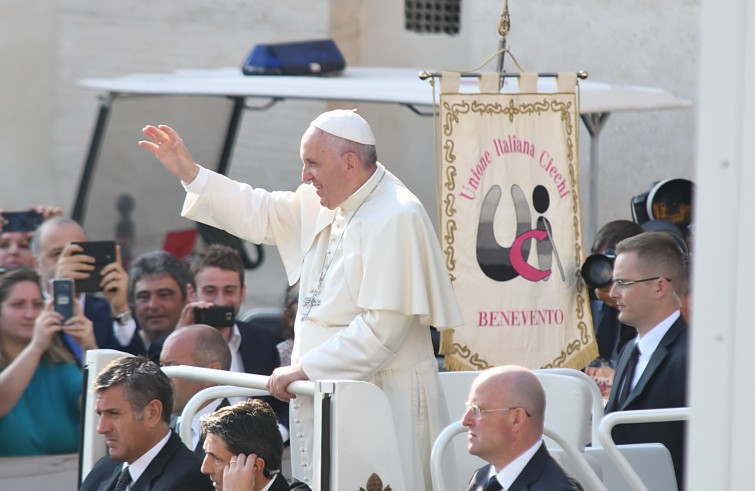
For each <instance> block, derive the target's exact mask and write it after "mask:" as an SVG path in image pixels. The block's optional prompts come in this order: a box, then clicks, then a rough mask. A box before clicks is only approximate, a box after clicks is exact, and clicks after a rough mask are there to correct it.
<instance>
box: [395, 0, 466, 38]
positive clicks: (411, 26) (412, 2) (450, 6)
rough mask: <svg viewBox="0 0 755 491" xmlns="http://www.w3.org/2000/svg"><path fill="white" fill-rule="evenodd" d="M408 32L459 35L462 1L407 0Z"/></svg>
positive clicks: (405, 11) (406, 21)
mask: <svg viewBox="0 0 755 491" xmlns="http://www.w3.org/2000/svg"><path fill="white" fill-rule="evenodd" d="M404 15H405V18H406V20H405V24H406V30H407V31H412V32H429V33H437V34H439V33H446V34H459V27H460V20H461V0H424V1H417V0H405V1H404Z"/></svg>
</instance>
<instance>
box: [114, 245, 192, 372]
mask: <svg viewBox="0 0 755 491" xmlns="http://www.w3.org/2000/svg"><path fill="white" fill-rule="evenodd" d="M130 277H131V278H130V284H129V289H128V292H129V302H131V305H133V306H134V313H135V314H136V320H137V322H138V323H139V327H140V329H141V330H140V334H141V337H142V341H143V343H144V346H145V348H146V352H147V353H148V354H149V357H150V359H152V360H155V361H157V360H158V359H159V358H160V350H161V349H162V341H164V338H165V337H166V336H168V335H169V334H170V333H171V332H173V330H174V329H175V328H176V325H177V324H178V319H179V318H180V317H181V310H182V309H183V308H184V306H185V305H186V302H187V300H188V296H187V294H188V290H187V288H189V286H190V285H191V284H192V283H193V281H192V279H191V273H190V272H189V269H188V268H187V267H186V266H185V265H184V264H183V263H182V262H181V260H179V259H178V258H176V257H175V256H173V255H171V254H170V253H168V252H165V251H151V252H145V253H144V254H141V255H139V256H138V257H137V258H136V259H134V262H133V264H132V265H131V273H130Z"/></svg>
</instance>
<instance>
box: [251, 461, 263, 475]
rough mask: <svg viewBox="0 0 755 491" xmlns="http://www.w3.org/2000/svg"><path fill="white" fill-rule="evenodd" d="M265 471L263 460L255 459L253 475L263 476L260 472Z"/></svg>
mask: <svg viewBox="0 0 755 491" xmlns="http://www.w3.org/2000/svg"><path fill="white" fill-rule="evenodd" d="M264 470H265V459H263V458H262V457H257V458H255V459H254V473H255V474H257V475H260V476H261V475H263V474H262V472H263V471H264Z"/></svg>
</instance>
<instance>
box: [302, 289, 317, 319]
mask: <svg viewBox="0 0 755 491" xmlns="http://www.w3.org/2000/svg"><path fill="white" fill-rule="evenodd" d="M309 293H310V295H309V296H308V297H304V303H303V304H302V306H303V307H304V309H303V310H304V311H303V312H302V314H301V320H303V321H304V320H307V317H309V312H310V311H311V310H312V307H317V306H318V305H320V300H319V299H318V298H317V297H319V296H320V289H319V288H313V289H312V290H310V291H309Z"/></svg>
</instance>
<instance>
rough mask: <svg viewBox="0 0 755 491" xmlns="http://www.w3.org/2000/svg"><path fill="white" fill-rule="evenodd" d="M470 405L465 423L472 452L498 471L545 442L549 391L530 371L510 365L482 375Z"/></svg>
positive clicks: (493, 369) (477, 382)
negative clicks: (541, 441) (544, 432)
mask: <svg viewBox="0 0 755 491" xmlns="http://www.w3.org/2000/svg"><path fill="white" fill-rule="evenodd" d="M467 404H468V406H469V407H470V409H468V410H467V412H466V413H465V414H464V418H463V419H462V424H463V425H464V426H466V427H467V428H468V429H469V447H468V450H469V453H470V454H472V455H476V456H478V457H480V458H481V459H484V460H486V461H487V462H490V463H491V464H493V466H494V467H495V468H496V470H497V471H500V469H502V468H504V467H505V466H507V465H508V464H509V463H511V462H512V461H513V460H514V459H516V458H517V457H519V456H520V455H522V454H523V453H524V452H526V451H527V450H528V449H530V448H531V447H532V446H533V445H535V444H536V443H537V442H538V441H540V440H541V439H542V436H543V424H544V420H545V391H544V390H543V386H542V385H541V384H540V381H539V380H538V378H537V376H535V374H534V373H532V372H531V371H530V370H528V369H527V368H524V367H520V366H514V365H508V366H502V367H495V368H490V369H488V370H485V371H483V372H481V373H480V374H479V375H478V376H477V378H476V379H475V381H474V383H473V384H472V388H471V390H470V392H469V401H468V403H467Z"/></svg>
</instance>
